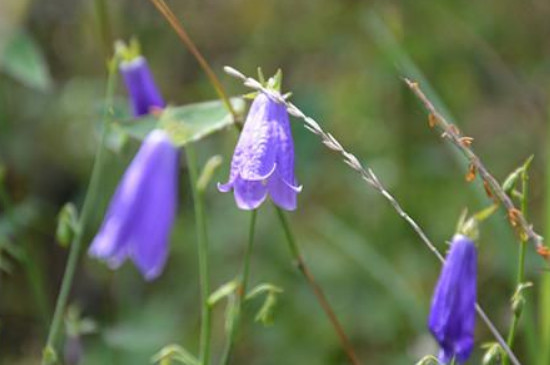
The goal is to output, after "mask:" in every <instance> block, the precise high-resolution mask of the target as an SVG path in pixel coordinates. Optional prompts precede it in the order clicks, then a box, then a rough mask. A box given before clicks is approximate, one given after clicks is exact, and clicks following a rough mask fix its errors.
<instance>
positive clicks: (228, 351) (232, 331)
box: [220, 210, 257, 365]
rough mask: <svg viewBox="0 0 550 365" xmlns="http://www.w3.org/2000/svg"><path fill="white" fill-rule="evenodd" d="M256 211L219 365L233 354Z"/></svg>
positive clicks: (254, 215)
mask: <svg viewBox="0 0 550 365" xmlns="http://www.w3.org/2000/svg"><path fill="white" fill-rule="evenodd" d="M256 215H257V213H256V210H253V211H252V213H251V215H250V226H249V230H248V244H247V246H246V251H245V253H244V260H243V268H242V272H241V277H240V283H239V288H238V291H237V298H236V303H235V308H234V309H233V311H231V318H230V319H229V328H228V330H229V336H228V338H227V343H226V346H225V349H224V352H223V355H222V358H221V361H220V364H221V365H228V364H229V361H230V360H231V355H232V353H233V347H234V345H235V341H236V338H237V333H238V331H239V326H240V322H241V317H242V311H243V303H244V301H245V298H246V292H247V288H248V281H249V279H250V262H251V258H252V248H253V247H254V231H255V228H256Z"/></svg>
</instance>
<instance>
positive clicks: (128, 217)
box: [89, 130, 179, 280]
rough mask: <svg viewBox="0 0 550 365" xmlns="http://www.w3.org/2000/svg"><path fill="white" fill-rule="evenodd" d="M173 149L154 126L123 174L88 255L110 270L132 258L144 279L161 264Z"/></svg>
mask: <svg viewBox="0 0 550 365" xmlns="http://www.w3.org/2000/svg"><path fill="white" fill-rule="evenodd" d="M178 154H179V152H178V149H177V148H176V147H175V146H174V144H173V143H172V141H171V140H170V138H169V137H168V135H167V134H166V133H165V132H163V131H161V130H154V131H152V132H150V133H149V135H147V137H146V138H145V140H144V141H143V144H142V145H141V148H140V149H139V151H138V153H137V154H136V156H135V157H134V159H133V161H132V162H131V164H130V166H129V167H128V169H127V170H126V172H125V173H124V176H123V177H122V180H121V182H120V183H119V185H118V187H117V189H116V191H115V194H114V196H113V198H112V200H111V203H110V205H109V208H108V210H107V214H106V215H105V218H104V220H103V224H102V226H101V228H100V230H99V232H98V233H97V235H96V237H95V238H94V240H93V242H92V244H91V246H90V249H89V254H90V255H91V256H93V257H97V258H99V259H102V260H104V261H106V262H107V263H108V265H109V266H110V267H111V268H113V269H115V268H117V267H119V266H120V265H121V264H122V263H123V262H124V261H125V260H126V259H127V258H129V259H131V260H132V261H133V262H134V264H135V265H136V266H137V267H138V269H139V270H140V271H141V273H142V275H143V276H144V277H145V279H146V280H152V279H155V278H156V277H157V276H159V275H160V274H161V272H162V270H163V268H164V265H165V263H166V259H167V256H168V241H169V236H170V232H171V229H172V225H173V223H174V218H175V214H176V202H177V177H178Z"/></svg>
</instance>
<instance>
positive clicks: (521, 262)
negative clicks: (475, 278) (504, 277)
mask: <svg viewBox="0 0 550 365" xmlns="http://www.w3.org/2000/svg"><path fill="white" fill-rule="evenodd" d="M521 190H522V192H521V194H522V195H521V203H520V204H521V213H522V214H523V216H524V217H526V219H527V196H528V194H529V184H528V174H527V168H526V167H525V168H524V170H523V171H522V174H521ZM526 251H527V239H526V238H525V236H524V235H520V241H519V255H518V272H517V277H516V288H520V286H521V285H522V284H523V282H524V281H525V254H526ZM519 295H523V294H521V293H519ZM520 305H521V304H520ZM520 317H521V311H517V312H516V311H514V314H513V317H512V324H511V325H510V332H509V333H508V339H507V341H506V343H507V344H508V347H510V348H511V349H512V348H513V347H514V340H515V336H516V332H517V328H518V325H519V319H520ZM502 364H503V365H508V364H509V360H508V356H506V354H505V355H504V358H503V360H502Z"/></svg>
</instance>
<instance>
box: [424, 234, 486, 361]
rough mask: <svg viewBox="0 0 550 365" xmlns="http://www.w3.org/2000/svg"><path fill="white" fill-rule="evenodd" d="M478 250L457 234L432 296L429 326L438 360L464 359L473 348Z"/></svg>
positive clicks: (464, 237)
mask: <svg viewBox="0 0 550 365" xmlns="http://www.w3.org/2000/svg"><path fill="white" fill-rule="evenodd" d="M476 276H477V249H476V246H475V243H474V241H473V240H472V239H470V238H468V237H466V236H464V235H462V234H456V235H455V236H454V237H453V240H452V242H451V249H450V251H449V253H448V254H447V259H446V262H445V264H444V266H443V269H442V271H441V275H440V277H439V281H438V282H437V286H436V288H435V291H434V295H433V298H432V306H431V310H430V317H429V320H428V327H429V329H430V331H431V333H432V334H433V336H434V337H435V339H436V340H437V342H438V343H439V346H440V347H441V352H440V355H439V360H440V361H441V362H443V363H445V364H447V363H449V362H450V361H451V360H452V359H453V358H455V361H457V362H458V363H463V362H465V361H466V360H467V359H468V357H469V356H470V354H471V352H472V350H473V347H474V330H475V315H476V314H475V304H476V291H477V289H476V288H477V283H476Z"/></svg>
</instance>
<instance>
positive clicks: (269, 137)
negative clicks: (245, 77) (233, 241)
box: [218, 93, 302, 210]
mask: <svg viewBox="0 0 550 365" xmlns="http://www.w3.org/2000/svg"><path fill="white" fill-rule="evenodd" d="M218 189H219V190H220V191H221V192H224V193H225V192H228V191H230V190H231V189H233V191H234V194H235V202H236V203H237V206H238V207H239V208H241V209H245V210H252V209H256V208H258V207H259V206H260V205H261V204H262V202H263V201H264V200H265V199H266V197H267V195H268V194H269V196H270V197H271V200H272V201H273V202H274V203H275V204H276V205H278V206H279V207H281V208H283V209H286V210H295V209H296V195H297V194H298V193H299V192H300V191H301V190H302V187H301V186H298V185H297V183H296V180H295V178H294V142H293V141H292V134H291V130H290V122H289V118H288V113H287V111H286V108H285V106H284V105H283V104H279V103H277V102H275V101H273V100H271V99H270V98H269V97H268V96H266V95H265V94H262V93H260V94H258V96H256V98H255V99H254V102H253V103H252V106H251V107H250V111H249V113H248V117H247V118H246V122H245V124H244V128H243V130H242V132H241V135H240V137H239V141H238V142H237V147H235V152H234V154H233V160H232V161H231V172H230V174H229V181H228V182H227V183H225V184H218Z"/></svg>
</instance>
